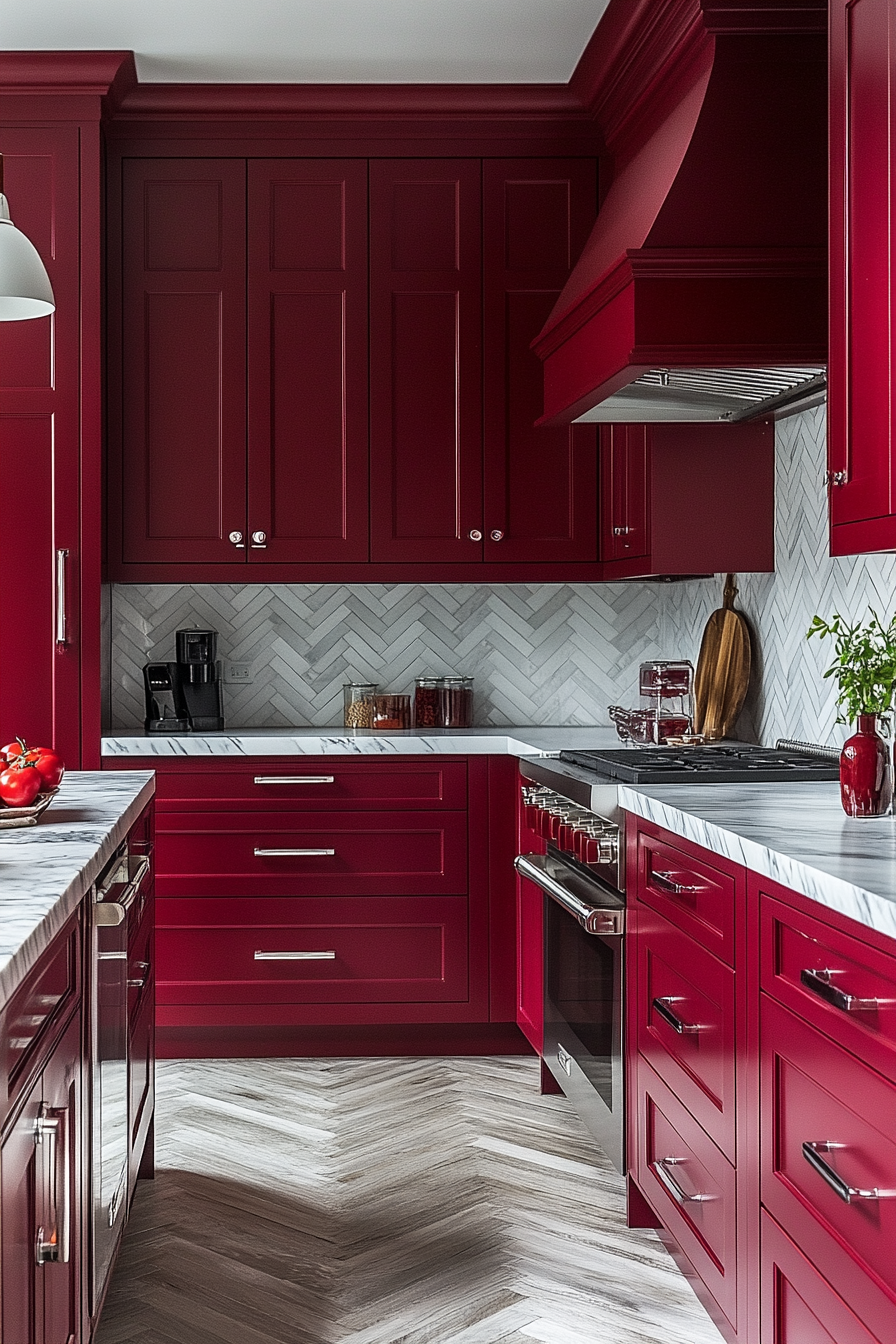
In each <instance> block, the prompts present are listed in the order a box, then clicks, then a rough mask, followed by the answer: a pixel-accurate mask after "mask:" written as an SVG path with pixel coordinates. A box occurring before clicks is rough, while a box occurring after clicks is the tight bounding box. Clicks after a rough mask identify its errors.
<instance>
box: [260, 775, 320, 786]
mask: <svg viewBox="0 0 896 1344" xmlns="http://www.w3.org/2000/svg"><path fill="white" fill-rule="evenodd" d="M255 783H256V784H335V783H336V776H335V775H256V776H255Z"/></svg>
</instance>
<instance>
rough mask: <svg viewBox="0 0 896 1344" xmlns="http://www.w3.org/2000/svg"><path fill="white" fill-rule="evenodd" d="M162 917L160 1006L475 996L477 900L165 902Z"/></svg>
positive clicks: (159, 914) (406, 1000)
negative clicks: (470, 918)
mask: <svg viewBox="0 0 896 1344" xmlns="http://www.w3.org/2000/svg"><path fill="white" fill-rule="evenodd" d="M157 920H158V926H157V931H156V940H157V943H156V946H157V952H156V957H157V985H156V994H157V999H158V1002H159V1003H160V1004H190V1003H193V1004H201V1003H221V1004H235V1003H433V1002H435V1003H439V1002H446V1001H449V1000H455V1001H459V1002H463V1001H465V1000H466V998H467V994H468V983H467V903H466V901H465V900H463V899H458V898H457V897H455V898H448V899H429V900H424V899H421V900H418V901H413V902H410V901H406V900H377V901H370V900H343V901H338V902H335V901H328V900H323V901H321V900H289V899H276V898H275V899H268V900H255V901H253V900H235V899H231V900H227V899H224V900H219V901H214V902H211V901H207V900H161V901H159V903H158V912H157ZM258 953H262V954H267V955H266V956H264V957H263V958H259V956H258V955H257V954H258ZM271 953H289V954H293V953H306V954H307V953H319V954H323V955H321V957H320V958H319V959H317V958H315V959H307V960H306V959H304V958H299V957H296V958H295V959H292V957H290V958H288V959H279V958H275V959H269V956H270V954H271ZM331 954H332V955H331Z"/></svg>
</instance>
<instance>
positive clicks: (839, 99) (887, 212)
mask: <svg viewBox="0 0 896 1344" xmlns="http://www.w3.org/2000/svg"><path fill="white" fill-rule="evenodd" d="M830 21H831V33H830V62H831V100H830V116H831V137H830V145H831V193H830V200H831V234H830V237H831V304H830V321H831V328H830V365H829V370H828V465H829V469H830V477H829V479H830V482H831V484H830V516H831V553H832V554H833V555H856V554H859V553H861V552H864V551H876V550H892V549H893V548H894V547H896V479H894V473H893V420H894V410H896V347H894V336H893V312H894V281H893V270H894V260H896V258H894V235H893V229H892V214H893V203H894V202H893V196H894V177H893V166H892V165H893V148H892V115H893V113H892V107H893V102H894V98H896V13H894V10H893V5H892V0H831V6H830Z"/></svg>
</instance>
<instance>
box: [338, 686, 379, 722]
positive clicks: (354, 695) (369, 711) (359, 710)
mask: <svg viewBox="0 0 896 1344" xmlns="http://www.w3.org/2000/svg"><path fill="white" fill-rule="evenodd" d="M376 692H377V683H376V682H375V681H349V682H346V684H345V685H344V686H343V688H342V698H343V718H342V721H343V723H344V724H345V726H346V728H372V727H373V720H374V696H375V695H376Z"/></svg>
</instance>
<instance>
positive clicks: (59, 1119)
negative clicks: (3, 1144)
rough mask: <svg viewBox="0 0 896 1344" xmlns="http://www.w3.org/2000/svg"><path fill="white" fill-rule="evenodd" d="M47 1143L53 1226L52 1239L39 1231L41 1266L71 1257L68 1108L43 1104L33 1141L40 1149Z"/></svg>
mask: <svg viewBox="0 0 896 1344" xmlns="http://www.w3.org/2000/svg"><path fill="white" fill-rule="evenodd" d="M45 1141H46V1143H47V1149H48V1151H47V1158H46V1165H45V1168H44V1180H45V1182H46V1186H45V1189H46V1194H47V1200H48V1203H50V1204H52V1211H53V1226H52V1228H51V1231H50V1235H49V1237H47V1236H45V1234H44V1229H43V1228H42V1227H39V1228H38V1229H37V1236H36V1237H35V1243H34V1259H35V1262H36V1263H37V1264H38V1265H46V1264H68V1262H69V1259H70V1258H71V1209H70V1207H69V1186H70V1181H71V1161H72V1154H71V1134H70V1132H69V1123H68V1107H67V1106H60V1107H55V1106H48V1105H47V1103H46V1102H43V1103H42V1104H41V1108H40V1112H39V1113H38V1117H37V1119H36V1121H35V1122H34V1142H35V1145H37V1146H40V1145H42V1144H43V1143H44V1142H45Z"/></svg>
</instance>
